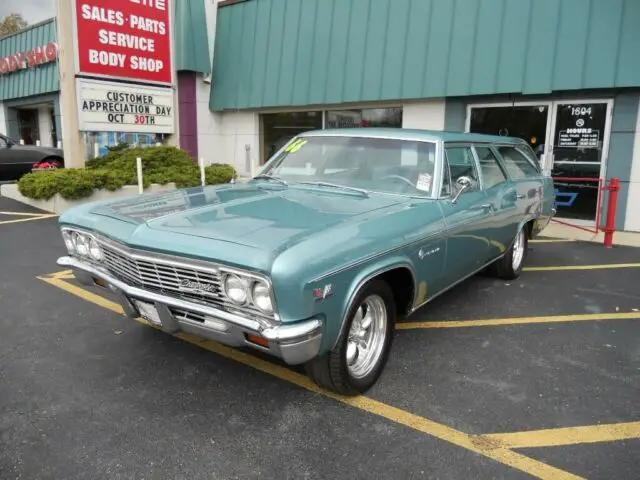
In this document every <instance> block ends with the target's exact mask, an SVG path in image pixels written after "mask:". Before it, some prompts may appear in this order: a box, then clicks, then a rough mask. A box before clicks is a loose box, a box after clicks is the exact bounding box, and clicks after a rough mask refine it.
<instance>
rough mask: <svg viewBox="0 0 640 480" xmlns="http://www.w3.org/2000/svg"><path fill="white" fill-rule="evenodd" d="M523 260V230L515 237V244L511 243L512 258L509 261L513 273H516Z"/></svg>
mask: <svg viewBox="0 0 640 480" xmlns="http://www.w3.org/2000/svg"><path fill="white" fill-rule="evenodd" d="M523 258H524V230H520V231H519V232H518V235H517V236H516V240H515V242H513V256H512V260H511V266H512V267H513V270H514V271H517V270H518V269H519V268H520V265H521V264H522V259H523Z"/></svg>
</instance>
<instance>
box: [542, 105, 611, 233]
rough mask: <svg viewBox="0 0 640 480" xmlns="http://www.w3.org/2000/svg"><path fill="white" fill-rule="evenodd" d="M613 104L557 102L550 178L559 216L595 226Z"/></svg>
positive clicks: (552, 127)
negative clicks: (554, 190) (552, 180)
mask: <svg viewBox="0 0 640 480" xmlns="http://www.w3.org/2000/svg"><path fill="white" fill-rule="evenodd" d="M612 103H613V101H612V100H593V101H592V100H586V101H573V102H554V104H553V114H552V126H551V132H552V135H551V138H550V141H551V146H552V149H551V158H552V163H551V176H552V177H554V183H555V186H556V206H557V208H558V213H557V216H558V217H561V218H571V219H577V220H584V221H587V222H589V223H592V222H595V221H596V219H597V216H598V210H599V208H600V194H601V192H600V189H599V186H600V183H599V180H600V178H604V175H605V169H606V161H607V153H608V149H609V132H610V128H611V113H612V110H613V109H612Z"/></svg>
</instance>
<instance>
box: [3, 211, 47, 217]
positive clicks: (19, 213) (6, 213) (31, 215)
mask: <svg viewBox="0 0 640 480" xmlns="http://www.w3.org/2000/svg"><path fill="white" fill-rule="evenodd" d="M0 215H15V216H17V217H41V216H42V215H48V214H46V213H25V212H0Z"/></svg>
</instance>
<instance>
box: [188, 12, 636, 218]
mask: <svg viewBox="0 0 640 480" xmlns="http://www.w3.org/2000/svg"><path fill="white" fill-rule="evenodd" d="M204 10H205V12H204V13H205V14H204V15H203V16H202V18H201V19H200V20H199V21H201V22H204V21H206V24H207V26H206V30H207V35H208V39H207V41H206V43H207V44H208V45H209V48H210V49H211V51H212V52H214V54H213V68H212V75H211V76H209V75H208V74H201V75H195V76H194V81H195V84H196V85H195V103H196V105H197V122H196V128H197V134H196V135H195V138H197V148H198V151H199V152H200V154H202V155H204V156H205V158H207V159H209V158H210V159H211V160H212V161H228V162H230V163H233V164H234V165H235V166H236V168H238V169H239V170H240V171H241V172H242V173H244V174H247V175H248V174H251V173H254V172H255V171H257V169H259V168H260V165H262V164H263V163H264V162H265V161H266V160H267V159H268V158H269V156H270V155H271V154H272V153H273V152H275V151H276V150H277V149H278V148H279V147H280V146H282V145H283V144H284V143H285V142H286V141H287V140H288V139H290V138H291V137H292V136H294V135H295V134H297V133H299V132H302V131H305V130H308V129H317V128H334V127H349V126H365V127H366V126H372V127H374V126H387V127H408V128H426V129H436V130H443V129H445V130H456V131H471V132H480V133H492V134H499V135H512V136H518V137H522V138H525V139H526V140H527V141H529V143H530V145H531V146H532V147H533V148H534V150H535V151H536V152H537V153H538V156H539V158H540V162H541V164H542V165H543V167H544V168H545V169H546V170H547V171H548V172H550V173H551V174H552V175H553V176H554V177H555V178H556V184H557V190H558V192H557V195H558V197H557V199H558V207H559V215H560V216H562V217H568V218H572V219H574V220H573V221H575V222H576V223H585V224H591V225H593V224H594V223H595V221H596V218H597V217H598V215H599V212H601V211H602V210H603V203H605V199H604V196H603V195H602V194H601V191H600V189H599V185H600V184H601V183H602V182H603V181H605V180H607V179H609V178H611V177H614V176H617V177H620V179H621V180H622V185H623V188H622V192H621V196H620V200H621V201H620V206H619V210H618V228H619V229H625V230H629V231H640V125H639V115H638V113H639V111H640V108H639V106H640V62H638V61H637V51H638V49H639V48H640V2H638V1H637V0H580V1H575V0H501V1H497V0H496V1H469V0H393V1H390V0H379V1H378V0H304V1H300V0H227V1H219V2H213V5H212V4H211V3H210V2H205V5H204ZM203 43H204V41H203Z"/></svg>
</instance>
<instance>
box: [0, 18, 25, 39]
mask: <svg viewBox="0 0 640 480" xmlns="http://www.w3.org/2000/svg"><path fill="white" fill-rule="evenodd" d="M26 26H27V21H26V20H25V19H24V18H22V15H21V14H19V13H11V14H9V15H7V16H6V17H4V18H3V19H2V20H0V37H4V36H5V35H11V34H12V33H16V32H19V31H20V30H22V29H23V28H24V27H26Z"/></svg>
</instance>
